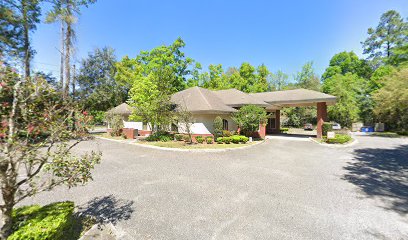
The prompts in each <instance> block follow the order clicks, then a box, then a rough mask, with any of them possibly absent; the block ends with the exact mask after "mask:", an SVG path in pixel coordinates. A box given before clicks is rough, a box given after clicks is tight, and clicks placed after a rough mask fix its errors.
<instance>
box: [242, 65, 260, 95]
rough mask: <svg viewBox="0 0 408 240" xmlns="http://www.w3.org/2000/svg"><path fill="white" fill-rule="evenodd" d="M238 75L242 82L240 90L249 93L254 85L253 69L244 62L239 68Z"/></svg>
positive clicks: (254, 75)
mask: <svg viewBox="0 0 408 240" xmlns="http://www.w3.org/2000/svg"><path fill="white" fill-rule="evenodd" d="M239 75H240V76H241V78H242V80H243V81H242V84H241V86H242V87H241V89H240V90H241V91H243V92H251V90H252V88H253V87H254V85H255V84H256V74H255V67H254V66H252V65H251V64H249V63H247V62H244V63H242V64H241V66H240V67H239Z"/></svg>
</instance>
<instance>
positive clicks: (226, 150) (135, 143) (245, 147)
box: [95, 136, 266, 152]
mask: <svg viewBox="0 0 408 240" xmlns="http://www.w3.org/2000/svg"><path fill="white" fill-rule="evenodd" d="M95 138H99V139H103V140H108V141H113V142H119V143H125V144H129V145H133V146H140V147H144V148H150V149H158V150H163V151H172V152H228V151H235V150H241V149H248V148H251V147H254V146H257V145H259V144H262V143H265V142H266V140H263V141H259V142H256V143H254V144H251V145H248V146H242V147H236V148H223V149H181V148H168V147H159V146H152V145H147V144H140V143H137V141H127V140H116V139H110V138H105V137H100V136H95Z"/></svg>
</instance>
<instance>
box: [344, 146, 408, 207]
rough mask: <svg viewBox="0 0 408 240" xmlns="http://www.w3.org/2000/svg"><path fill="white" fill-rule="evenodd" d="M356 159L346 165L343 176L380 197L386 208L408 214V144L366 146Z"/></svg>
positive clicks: (366, 191)
mask: <svg viewBox="0 0 408 240" xmlns="http://www.w3.org/2000/svg"><path fill="white" fill-rule="evenodd" d="M353 154H354V161H352V162H349V164H348V165H347V166H346V167H344V168H345V169H346V170H347V171H348V173H347V174H345V175H344V179H345V180H347V181H349V182H351V183H353V184H355V185H356V186H358V187H359V188H360V189H361V190H362V191H363V192H364V193H365V194H367V195H368V196H369V197H380V198H381V199H382V200H383V201H384V203H385V206H386V207H385V208H386V209H389V210H393V211H395V212H398V213H399V214H407V213H408V145H400V146H398V147H395V148H391V149H389V148H363V149H356V150H354V152H353Z"/></svg>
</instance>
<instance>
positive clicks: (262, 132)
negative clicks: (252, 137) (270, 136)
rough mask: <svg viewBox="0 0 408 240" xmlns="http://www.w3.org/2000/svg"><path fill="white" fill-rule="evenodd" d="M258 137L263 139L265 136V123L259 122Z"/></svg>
mask: <svg viewBox="0 0 408 240" xmlns="http://www.w3.org/2000/svg"><path fill="white" fill-rule="evenodd" d="M258 134H259V137H260V138H262V139H265V136H266V124H262V123H260V124H259V131H258Z"/></svg>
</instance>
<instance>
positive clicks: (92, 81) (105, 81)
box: [77, 47, 128, 111]
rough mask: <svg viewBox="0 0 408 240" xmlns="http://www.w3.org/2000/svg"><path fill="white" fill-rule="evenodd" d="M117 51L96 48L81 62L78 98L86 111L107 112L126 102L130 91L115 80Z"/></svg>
mask: <svg viewBox="0 0 408 240" xmlns="http://www.w3.org/2000/svg"><path fill="white" fill-rule="evenodd" d="M115 63H116V56H115V50H114V49H112V48H109V47H104V48H102V49H99V48H96V49H95V50H94V51H93V52H90V53H88V57H87V58H86V59H83V60H82V61H81V67H80V69H79V74H78V78H77V83H78V86H79V90H78V96H79V100H80V103H81V105H82V106H83V108H84V109H87V110H91V111H106V110H108V109H110V108H112V107H115V106H117V105H119V104H121V103H123V102H125V101H126V98H127V92H128V89H127V88H126V86H123V85H119V84H118V83H117V82H116V81H115V79H114V76H115V73H116V67H115Z"/></svg>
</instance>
